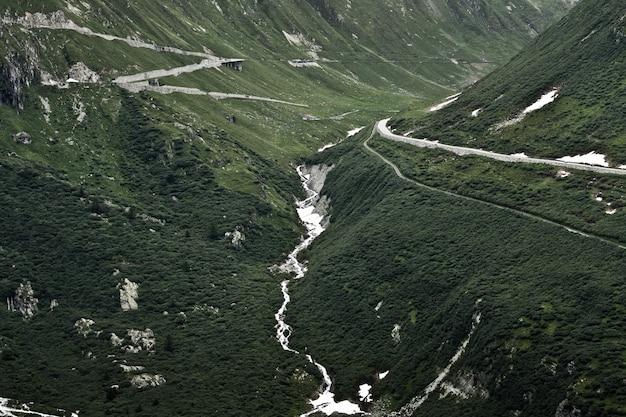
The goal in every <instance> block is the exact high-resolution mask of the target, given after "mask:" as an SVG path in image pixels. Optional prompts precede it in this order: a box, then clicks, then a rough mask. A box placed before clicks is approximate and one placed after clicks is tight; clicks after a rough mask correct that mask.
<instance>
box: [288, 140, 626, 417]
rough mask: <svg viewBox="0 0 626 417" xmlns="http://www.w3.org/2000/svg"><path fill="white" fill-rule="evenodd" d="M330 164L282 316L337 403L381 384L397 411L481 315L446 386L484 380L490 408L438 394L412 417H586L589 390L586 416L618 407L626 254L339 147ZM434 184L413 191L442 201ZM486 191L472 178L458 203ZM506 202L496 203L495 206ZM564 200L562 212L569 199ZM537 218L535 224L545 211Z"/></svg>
mask: <svg viewBox="0 0 626 417" xmlns="http://www.w3.org/2000/svg"><path fill="white" fill-rule="evenodd" d="M397 146H398V145H397V144H393V145H390V146H389V147H390V148H395V147H397ZM385 149H387V148H385ZM387 153H389V150H388V149H387ZM427 154H428V157H429V158H433V156H435V155H433V154H431V153H428V152H427ZM409 155H410V153H409V150H408V149H407V150H405V152H404V153H400V152H396V153H395V154H391V155H387V156H388V157H389V156H391V157H392V159H393V160H394V161H396V163H398V161H401V162H402V163H403V164H405V165H406V164H408V163H409V162H411V159H409ZM327 162H328V163H330V162H332V163H334V164H336V168H335V169H334V170H333V171H331V173H330V174H329V177H328V180H327V183H326V188H325V189H326V190H327V192H328V195H329V196H330V198H331V200H332V202H333V204H332V207H333V209H332V213H331V214H332V217H331V218H332V222H331V226H330V227H329V228H328V230H327V231H326V232H325V233H324V234H323V235H322V236H321V237H320V238H318V241H316V243H315V245H314V248H313V250H312V251H311V260H310V263H311V269H310V271H309V273H308V274H307V276H306V278H305V279H304V280H302V282H300V283H299V285H298V286H297V287H294V289H293V295H292V300H293V307H292V308H291V309H290V315H291V317H293V318H292V319H291V323H293V324H294V328H295V329H296V331H295V333H294V336H293V346H294V347H295V348H297V349H302V348H303V347H304V346H307V347H308V348H309V350H308V352H309V353H311V354H312V355H313V356H314V357H316V358H317V360H319V361H320V362H322V363H324V364H326V365H327V366H328V367H329V368H330V369H332V371H333V373H334V374H335V375H336V379H335V381H336V384H337V392H338V394H339V395H340V396H345V397H350V398H354V396H355V393H356V388H357V386H358V385H359V384H361V383H364V382H370V383H371V382H374V381H375V378H374V375H375V374H376V373H378V372H383V371H387V370H390V371H391V372H390V374H389V376H388V377H387V378H386V379H384V380H382V381H380V382H375V383H374V392H375V393H377V392H378V393H380V394H382V393H384V394H385V395H387V396H389V398H390V400H391V402H392V404H394V405H395V406H401V405H403V404H405V403H406V402H407V401H408V400H409V399H410V398H412V397H414V396H416V395H418V394H419V393H420V392H421V390H423V389H424V388H425V387H426V386H427V385H428V384H429V383H430V382H431V381H432V380H433V379H434V378H435V376H436V374H437V372H438V370H441V369H442V368H443V367H444V366H445V365H446V364H447V363H448V361H449V360H450V358H451V357H452V356H453V355H454V353H455V351H456V349H457V348H458V346H459V345H460V343H461V341H462V340H463V338H464V337H465V336H466V335H467V333H468V329H469V326H470V324H471V320H472V315H473V314H474V313H475V312H476V311H480V312H481V313H482V321H481V323H480V325H479V326H478V328H477V331H476V333H475V335H474V337H473V338H472V341H471V343H470V345H469V346H468V350H467V352H466V353H465V354H464V355H463V356H462V358H461V360H460V361H459V363H458V364H457V365H455V366H454V367H453V368H452V372H451V374H450V375H451V379H452V381H454V380H455V378H458V377H459V376H460V375H466V374H468V373H471V374H473V375H476V376H479V378H478V379H479V380H481V381H482V383H481V384H482V385H480V386H482V388H484V389H485V390H486V391H487V392H489V397H488V398H481V397H474V398H472V399H470V400H461V401H457V400H456V399H452V400H444V401H437V400H436V398H437V397H438V395H439V391H436V392H435V393H433V395H432V396H431V399H430V400H429V401H428V402H426V403H425V405H424V406H423V409H421V410H420V412H419V413H418V415H421V414H424V415H442V416H443V415H451V414H452V415H457V414H461V413H462V414H463V415H472V416H481V415H482V416H484V415H506V414H507V413H510V412H512V411H514V410H524V412H525V413H526V414H527V415H536V416H541V415H545V414H546V410H549V411H548V413H553V412H555V411H556V409H557V407H558V406H559V404H560V403H561V402H562V401H563V400H565V399H566V398H569V399H570V403H571V404H575V406H576V407H577V408H578V409H587V407H589V406H590V404H592V402H590V400H589V399H588V398H589V397H588V395H590V393H591V392H593V391H594V390H597V389H600V390H601V391H602V395H600V396H594V397H593V398H594V399H593V402H594V403H596V404H603V405H602V406H601V407H606V406H609V405H610V404H613V403H618V402H619V398H621V396H622V395H623V393H624V390H623V384H621V383H619V382H617V381H618V380H619V378H621V377H619V376H618V377H617V378H616V379H613V378H612V374H613V373H615V372H618V373H619V374H620V375H621V371H619V370H620V369H621V368H622V367H621V365H620V361H621V360H622V359H621V357H622V356H621V355H622V354H623V352H624V351H625V348H626V345H624V344H623V343H622V342H620V340H623V337H624V331H623V329H622V328H621V324H620V323H622V321H623V320H622V319H621V318H620V317H621V315H620V314H621V313H619V311H623V308H624V307H623V296H624V291H625V289H624V283H623V280H622V273H623V271H624V262H623V259H624V257H623V251H624V249H622V248H619V247H618V246H617V245H615V244H611V243H606V242H602V241H598V240H594V239H591V238H585V237H583V236H580V235H576V234H573V233H571V232H569V231H567V230H566V229H565V228H564V227H559V226H557V225H554V224H546V223H544V222H541V221H539V220H538V219H532V218H528V217H526V216H522V215H518V214H515V213H512V212H509V211H506V210H502V209H498V208H494V207H492V206H491V205H489V204H484V203H481V202H479V201H468V200H465V199H463V198H462V197H454V196H449V195H445V194H444V193H441V192H436V191H432V190H426V189H424V188H420V187H418V186H416V185H411V184H410V183H408V182H406V181H402V180H400V179H398V178H397V177H395V175H394V174H393V173H392V172H391V170H390V168H389V167H387V166H386V165H383V164H382V162H380V161H378V160H377V159H375V157H373V156H371V155H369V154H366V153H364V151H361V150H360V149H351V148H350V146H349V145H348V144H344V145H343V146H342V147H336V148H333V149H332V152H330V153H329V154H328V156H327ZM458 163H462V161H459V162H458ZM470 163H471V161H470ZM431 164H432V162H431ZM483 166H484V165H483ZM516 169H522V168H516ZM529 169H530V170H531V171H534V172H535V174H536V173H537V172H538V171H539V172H540V170H538V169H537V168H529ZM450 172H454V171H450ZM406 175H409V176H410V175H411V174H410V172H409V171H407V174H406ZM441 175H442V176H443V178H441V181H440V182H439V183H431V180H430V177H428V176H427V177H425V178H422V176H421V175H420V176H417V177H416V179H418V180H426V182H427V183H431V185H435V186H437V187H442V188H447V187H448V182H447V177H446V176H445V172H442V173H441ZM449 175H450V174H449ZM458 175H459V176H460V174H458ZM528 175H530V173H528ZM488 179H489V175H487V176H486V181H485V180H483V179H482V177H477V178H476V184H477V186H476V187H474V188H472V189H471V190H469V189H468V190H464V191H463V192H460V191H459V192H460V193H461V194H468V195H475V196H477V197H478V198H479V199H482V198H483V197H484V196H485V195H486V194H482V193H481V191H482V190H481V187H480V186H479V184H488ZM529 186H532V183H531V184H529ZM347 189H349V190H352V191H353V192H352V193H345V192H344V190H347ZM557 189H558V188H557ZM505 195H506V194H505V193H504V192H503V193H501V194H499V193H494V192H492V193H491V196H492V199H491V200H490V201H492V200H498V201H501V197H502V198H504V196H505ZM561 197H562V198H566V199H567V200H566V201H569V202H570V204H571V201H572V200H571V199H572V196H571V195H568V194H566V193H564V194H562V195H561ZM587 198H588V197H587ZM537 206H538V208H540V210H539V211H540V212H542V210H544V209H546V208H547V207H549V205H548V204H543V203H541V202H537ZM520 208H523V207H520ZM604 216H605V217H607V216H606V215H604ZM618 223H619V222H617V223H615V224H618ZM624 236H625V235H624V234H623V232H622V233H621V235H620V236H619V240H623V239H624ZM478 300H480V301H478ZM380 302H382V304H380V305H379V307H380V308H379V309H378V310H375V307H376V306H377V305H378V303H380ZM312 317H315V320H312V319H311V318H312ZM614 320H615V321H614ZM395 324H399V325H401V331H400V334H401V341H400V342H399V343H398V344H396V343H394V342H393V340H392V338H391V330H392V329H393V327H394V325H395ZM581 380H585V381H596V382H597V384H598V386H597V387H595V388H592V387H591V386H589V387H588V388H587V385H586V384H585V383H581V382H580V381H581ZM531 397H532V401H530V400H529V399H530V398H531ZM448 398H450V397H448Z"/></svg>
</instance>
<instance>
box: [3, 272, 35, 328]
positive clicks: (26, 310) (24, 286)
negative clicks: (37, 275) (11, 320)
mask: <svg viewBox="0 0 626 417" xmlns="http://www.w3.org/2000/svg"><path fill="white" fill-rule="evenodd" d="M38 303H39V300H38V299H37V298H35V292H34V291H33V287H32V285H31V283H30V281H26V282H25V283H21V284H20V285H19V287H17V289H16V290H15V296H14V297H9V298H7V308H8V309H9V311H19V312H20V314H22V317H23V318H24V319H30V318H31V317H33V316H34V315H35V313H36V312H37V310H38V308H37V304H38Z"/></svg>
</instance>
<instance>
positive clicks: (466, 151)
mask: <svg viewBox="0 0 626 417" xmlns="http://www.w3.org/2000/svg"><path fill="white" fill-rule="evenodd" d="M388 121H389V119H384V120H380V121H379V122H378V123H376V126H375V128H374V129H375V131H376V133H378V134H379V135H380V136H382V137H383V138H385V139H389V140H393V141H396V142H404V143H408V144H410V145H414V146H417V147H420V148H439V149H444V150H446V151H449V152H453V153H455V154H457V155H478V156H484V157H486V158H490V159H495V160H497V161H504V162H524V163H527V164H545V165H554V166H558V167H563V168H570V169H577V170H582V171H594V172H598V173H600V174H614V175H626V169H619V168H607V167H601V166H594V165H587V164H578V163H575V162H564V161H558V160H556V159H541V158H530V157H527V156H519V155H505V154H501V153H495V152H490V151H484V150H482V149H476V148H466V147H463V146H453V145H446V144H443V143H439V142H434V141H431V140H426V139H414V138H407V137H406V136H400V135H396V134H394V133H392V132H391V131H390V130H389V128H388V127H387V122H388Z"/></svg>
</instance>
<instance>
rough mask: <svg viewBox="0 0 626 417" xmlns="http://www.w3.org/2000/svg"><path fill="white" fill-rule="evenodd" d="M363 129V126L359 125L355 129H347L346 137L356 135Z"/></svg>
mask: <svg viewBox="0 0 626 417" xmlns="http://www.w3.org/2000/svg"><path fill="white" fill-rule="evenodd" d="M363 129H365V126H361V127H357V128H356V129H352V130H349V131H348V136H347V137H351V136H354V135H356V134H357V133H359V132H360V131H361V130H363Z"/></svg>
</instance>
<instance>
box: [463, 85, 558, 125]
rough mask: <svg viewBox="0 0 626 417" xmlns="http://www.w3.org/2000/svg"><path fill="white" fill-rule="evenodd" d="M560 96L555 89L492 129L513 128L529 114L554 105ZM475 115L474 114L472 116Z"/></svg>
mask: <svg viewBox="0 0 626 417" xmlns="http://www.w3.org/2000/svg"><path fill="white" fill-rule="evenodd" d="M558 95H559V90H558V89H556V88H555V89H553V90H551V91H549V92H547V93H545V94H544V95H542V96H541V97H540V98H539V99H538V100H537V101H535V102H534V103H533V104H531V105H530V106H528V107H526V108H525V109H524V110H522V112H521V113H520V114H518V115H516V116H513V117H511V118H510V119H507V120H505V121H503V122H500V123H497V124H496V125H495V126H494V127H493V128H492V129H493V130H502V129H504V128H505V127H508V126H512V125H514V124H517V123H519V122H521V121H522V120H524V118H525V117H526V115H527V114H529V113H532V112H534V111H537V110H539V109H541V108H543V107H545V106H546V105H548V104H550V103H552V102H553V101H554V100H555V99H556V98H557V97H558ZM472 115H473V114H472Z"/></svg>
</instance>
